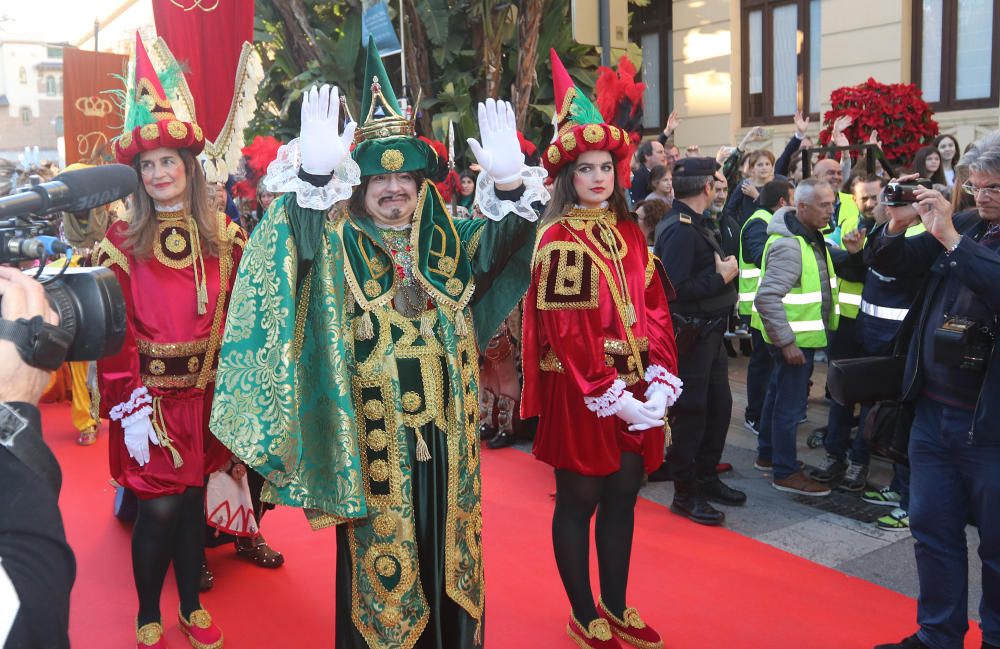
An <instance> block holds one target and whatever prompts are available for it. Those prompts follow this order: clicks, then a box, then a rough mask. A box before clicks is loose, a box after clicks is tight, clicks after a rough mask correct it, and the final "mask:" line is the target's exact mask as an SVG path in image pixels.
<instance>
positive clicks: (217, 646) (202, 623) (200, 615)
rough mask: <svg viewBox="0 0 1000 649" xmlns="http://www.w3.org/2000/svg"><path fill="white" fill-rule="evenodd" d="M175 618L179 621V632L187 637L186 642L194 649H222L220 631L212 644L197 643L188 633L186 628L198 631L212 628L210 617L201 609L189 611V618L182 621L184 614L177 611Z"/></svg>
mask: <svg viewBox="0 0 1000 649" xmlns="http://www.w3.org/2000/svg"><path fill="white" fill-rule="evenodd" d="M177 617H179V618H180V620H181V631H182V632H183V633H184V635H185V636H187V639H188V642H190V643H191V646H192V647H194V649H222V640H223V636H222V631H219V639H218V640H217V641H215V642H213V643H212V644H205V643H204V642H199V641H198V640H197V639H196V638H195V637H194V636H192V635H191V632H190V631H188V627H192V626H193V627H197V628H199V629H207V628H209V627H211V626H212V616H211V615H210V614H209V612H208V611H206V610H205V609H203V608H199V609H197V610H195V611H191V617H190V618H188V619H186V620H185V619H184V614H183V613H181V612H180V611H177Z"/></svg>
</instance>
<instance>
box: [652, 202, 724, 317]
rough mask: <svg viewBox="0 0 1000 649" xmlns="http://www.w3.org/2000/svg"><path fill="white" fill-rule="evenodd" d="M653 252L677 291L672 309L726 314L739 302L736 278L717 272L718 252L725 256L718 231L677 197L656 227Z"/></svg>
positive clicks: (707, 314) (691, 313)
mask: <svg viewBox="0 0 1000 649" xmlns="http://www.w3.org/2000/svg"><path fill="white" fill-rule="evenodd" d="M655 241H656V243H655V245H654V251H655V253H656V256H657V257H659V258H660V261H662V262H663V268H664V269H665V270H666V272H667V277H668V278H669V279H670V283H671V284H673V287H674V290H676V291H677V300H676V301H675V302H673V303H671V304H670V310H671V312H676V313H681V314H684V315H695V316H700V317H716V316H720V315H726V314H728V313H730V312H731V311H732V306H733V305H734V304H736V281H735V280H733V281H731V282H729V283H726V282H724V281H723V279H722V276H721V275H719V274H718V273H717V272H715V253H717V252H718V253H719V256H720V257H724V256H725V254H724V253H725V251H724V250H723V249H722V244H721V241H720V237H719V233H718V232H717V231H716V230H715V228H714V227H713V225H712V223H711V222H710V221H709V220H708V219H707V218H705V216H704V215H702V214H699V213H697V212H695V211H694V210H693V209H691V208H690V207H688V205H687V204H686V203H684V202H683V201H680V200H677V199H674V203H673V206H672V207H671V209H670V212H668V213H667V215H666V216H665V217H663V220H662V221H660V223H659V224H658V225H657V226H656V239H655Z"/></svg>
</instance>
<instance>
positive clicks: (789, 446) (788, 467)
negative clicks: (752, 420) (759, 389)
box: [757, 345, 816, 480]
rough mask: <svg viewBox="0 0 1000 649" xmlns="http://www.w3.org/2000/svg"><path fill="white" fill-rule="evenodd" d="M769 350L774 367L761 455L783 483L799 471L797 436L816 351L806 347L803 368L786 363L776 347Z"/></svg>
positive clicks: (763, 412)
mask: <svg viewBox="0 0 1000 649" xmlns="http://www.w3.org/2000/svg"><path fill="white" fill-rule="evenodd" d="M767 351H768V352H769V353H770V354H771V358H772V359H773V361H774V367H773V368H772V369H771V381H770V382H769V383H768V386H767V396H765V397H764V407H763V408H762V409H761V416H760V428H759V429H758V430H759V431H760V436H759V437H758V438H757V454H758V455H759V456H760V457H761V458H764V459H770V460H771V461H772V462H773V463H774V478H775V479H776V480H781V479H783V478H787V477H788V476H790V475H792V474H793V473H796V472H797V471H798V470H799V464H798V460H797V454H796V445H797V439H798V438H797V437H796V434H795V433H796V430H797V429H798V427H799V420H800V419H801V418H802V413H803V411H805V409H806V402H807V401H808V391H807V389H806V386H807V385H808V384H809V375H810V374H812V364H813V355H814V354H815V353H816V350H815V349H807V348H802V353H803V354H804V355H805V357H806V362H805V364H803V365H789V364H788V363H786V362H785V357H784V356H783V355H782V354H781V350H780V349H778V348H777V347H775V346H774V345H768V346H767Z"/></svg>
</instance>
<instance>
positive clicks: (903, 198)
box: [881, 178, 934, 207]
mask: <svg viewBox="0 0 1000 649" xmlns="http://www.w3.org/2000/svg"><path fill="white" fill-rule="evenodd" d="M917 187H924V188H926V189H933V187H934V186H933V184H932V183H931V181H929V180H927V179H926V178H914V179H913V180H911V181H910V182H908V183H901V182H898V181H895V182H891V183H889V184H888V185H886V186H885V189H883V190H882V198H881V203H882V204H883V205H888V206H890V207H902V206H903V205H910V204H911V203H916V202H917V197H916V196H915V195H914V192H916V191H917Z"/></svg>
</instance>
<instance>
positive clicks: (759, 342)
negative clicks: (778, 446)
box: [744, 328, 774, 432]
mask: <svg viewBox="0 0 1000 649" xmlns="http://www.w3.org/2000/svg"><path fill="white" fill-rule="evenodd" d="M750 344H751V345H752V346H753V351H752V352H750V362H749V363H747V408H746V411H745V412H744V415H745V417H746V419H747V420H749V421H752V422H754V423H756V424H758V426H757V432H760V425H759V424H760V413H761V411H762V410H763V409H764V398H765V397H766V396H767V386H768V384H769V383H770V381H771V366H772V365H774V363H773V361H771V354H770V352H768V351H767V343H765V342H764V336H763V335H761V333H760V331H759V330H757V329H753V328H751V329H750Z"/></svg>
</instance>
